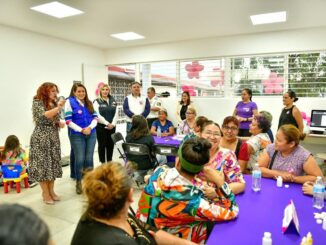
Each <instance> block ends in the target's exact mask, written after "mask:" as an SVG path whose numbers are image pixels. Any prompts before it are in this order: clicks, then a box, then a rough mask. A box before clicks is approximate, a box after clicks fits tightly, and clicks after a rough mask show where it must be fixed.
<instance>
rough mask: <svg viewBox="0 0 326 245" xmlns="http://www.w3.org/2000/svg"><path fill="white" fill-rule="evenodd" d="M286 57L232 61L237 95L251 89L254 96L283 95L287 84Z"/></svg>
mask: <svg viewBox="0 0 326 245" xmlns="http://www.w3.org/2000/svg"><path fill="white" fill-rule="evenodd" d="M285 60H286V57H285V56H284V55H279V56H257V57H244V58H232V59H231V86H232V88H233V90H234V94H235V95H239V94H240V93H241V90H242V89H244V88H250V89H251V90H252V92H253V94H254V95H275V94H282V93H283V89H284V87H285V85H286V83H285V71H284V70H285V69H284V66H285Z"/></svg>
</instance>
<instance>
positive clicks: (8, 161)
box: [2, 135, 37, 187]
mask: <svg viewBox="0 0 326 245" xmlns="http://www.w3.org/2000/svg"><path fill="white" fill-rule="evenodd" d="M27 164H28V156H27V154H26V152H25V150H24V149H23V148H21V147H20V143H19V139H18V138H17V136H15V135H9V136H8V137H7V139H6V143H5V146H4V149H3V152H2V165H3V166H5V165H20V166H21V167H22V170H21V172H20V175H23V174H25V173H26V172H27ZM28 183H29V186H30V187H34V186H35V185H37V183H36V182H33V181H30V180H29V181H28Z"/></svg>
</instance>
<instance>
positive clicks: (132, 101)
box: [123, 82, 151, 133]
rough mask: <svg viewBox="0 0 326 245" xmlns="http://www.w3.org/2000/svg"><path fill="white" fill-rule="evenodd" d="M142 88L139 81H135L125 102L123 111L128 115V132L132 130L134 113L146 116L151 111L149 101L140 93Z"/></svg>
mask: <svg viewBox="0 0 326 245" xmlns="http://www.w3.org/2000/svg"><path fill="white" fill-rule="evenodd" d="M140 88H141V85H140V83H139V82H133V83H132V84H131V94H129V95H128V96H127V97H126V98H125V100H124V102H123V112H124V113H125V114H126V115H127V133H128V132H130V129H131V126H132V125H131V122H132V117H133V116H134V115H142V116H144V117H145V118H146V117H147V116H148V114H149V112H150V108H151V106H150V104H149V101H148V99H147V98H146V97H145V96H142V95H141V94H140Z"/></svg>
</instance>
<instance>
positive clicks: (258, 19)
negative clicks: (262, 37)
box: [250, 11, 286, 25]
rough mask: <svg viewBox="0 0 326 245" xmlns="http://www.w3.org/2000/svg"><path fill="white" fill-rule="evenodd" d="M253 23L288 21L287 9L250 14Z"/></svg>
mask: <svg viewBox="0 0 326 245" xmlns="http://www.w3.org/2000/svg"><path fill="white" fill-rule="evenodd" d="M250 19H251V22H252V24H253V25H261V24H269V23H276V22H285V21H286V11H281V12H274V13H268V14H257V15H251V16H250Z"/></svg>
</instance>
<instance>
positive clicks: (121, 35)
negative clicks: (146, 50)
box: [111, 32, 145, 41]
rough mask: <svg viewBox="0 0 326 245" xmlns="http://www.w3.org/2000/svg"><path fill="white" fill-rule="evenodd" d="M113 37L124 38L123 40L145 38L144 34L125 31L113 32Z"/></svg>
mask: <svg viewBox="0 0 326 245" xmlns="http://www.w3.org/2000/svg"><path fill="white" fill-rule="evenodd" d="M111 37H114V38H117V39H120V40H123V41H131V40H137V39H143V38H145V37H144V36H142V35H139V34H137V33H135V32H123V33H116V34H111Z"/></svg>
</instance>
